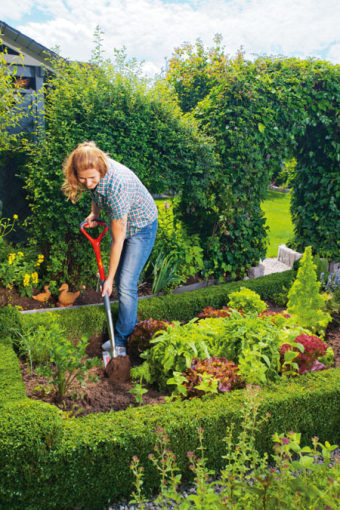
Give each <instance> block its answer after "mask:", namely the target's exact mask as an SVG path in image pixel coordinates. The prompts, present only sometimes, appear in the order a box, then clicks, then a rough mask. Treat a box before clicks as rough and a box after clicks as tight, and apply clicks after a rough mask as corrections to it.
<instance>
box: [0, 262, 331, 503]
mask: <svg viewBox="0 0 340 510" xmlns="http://www.w3.org/2000/svg"><path fill="white" fill-rule="evenodd" d="M288 273H289V274H288ZM291 279H292V273H291V272H287V274H285V273H282V274H281V275H275V277H273V276H271V277H263V278H260V279H258V281H252V282H248V281H247V282H241V283H240V284H230V285H223V286H222V285H221V286H220V287H218V288H216V289H204V290H203V291H196V292H195V293H192V295H191V296H165V297H164V298H158V299H157V300H153V301H152V300H151V299H150V300H147V301H148V302H142V303H140V305H141V306H140V310H139V318H140V319H143V318H147V317H150V316H152V317H154V318H155V319H166V318H168V319H176V320H189V319H190V318H191V317H193V316H194V315H196V314H197V313H199V312H200V311H201V310H202V309H203V308H204V307H205V306H208V305H210V306H214V307H215V308H219V307H222V306H223V305H224V304H225V303H226V301H227V297H228V295H229V294H231V293H232V292H233V291H235V290H239V289H240V287H241V286H245V287H248V288H250V287H252V288H253V289H254V290H256V291H257V292H258V293H259V294H260V295H261V297H262V298H263V299H270V297H272V296H273V294H276V293H278V292H282V289H283V287H284V286H289V284H290V282H291ZM145 301H146V300H145ZM97 308H99V307H97ZM151 310H152V312H151ZM39 315H40V316H39V317H38V316H35V317H30V318H28V317H27V316H24V317H22V316H21V317H18V314H17V312H16V310H15V309H12V310H11V309H7V310H1V313H0V339H1V340H0V351H1V356H0V394H1V400H0V402H1V403H0V406H1V407H0V409H1V412H0V458H1V459H2V462H1V464H0V502H1V508H4V509H11V510H15V509H19V508H20V509H21V508H27V509H29V510H30V509H32V510H33V509H37V508H42V507H43V508H46V509H48V508H56V509H64V508H69V507H70V508H73V507H84V508H89V509H92V510H93V509H95V508H102V507H103V506H104V505H106V504H108V503H109V502H110V501H114V500H117V499H119V498H121V497H123V496H127V497H128V496H129V495H130V494H131V491H132V488H133V476H132V473H131V471H130V468H129V464H130V461H131V457H132V456H133V455H138V457H139V458H140V460H141V463H142V464H143V466H144V467H145V479H144V484H145V485H144V486H145V489H146V491H149V493H150V492H151V491H153V490H155V489H156V487H157V486H158V484H159V477H158V475H157V473H156V470H155V468H154V467H153V466H152V465H151V464H150V462H148V454H150V453H151V452H152V451H153V447H154V445H155V441H156V439H155V430H156V429H157V427H163V428H164V429H165V430H166V431H167V433H168V434H169V437H170V444H169V448H170V449H171V450H172V451H174V453H175V454H176V456H177V462H178V465H179V467H180V469H181V471H182V472H183V477H184V479H186V478H188V477H189V476H190V470H189V461H188V458H187V456H186V452H188V451H194V450H195V449H196V448H197V446H198V437H197V427H200V426H202V427H203V428H204V441H205V446H206V448H207V451H206V453H207V458H209V462H210V464H211V466H213V467H214V468H216V469H219V468H220V467H221V452H223V449H224V441H223V438H224V437H225V434H226V428H227V426H228V424H230V423H235V434H236V435H237V433H238V430H239V429H240V426H241V423H240V421H241V414H240V405H242V401H243V398H244V397H243V392H242V390H235V391H233V392H232V393H230V394H229V393H227V394H223V395H213V396H212V397H211V398H209V399H208V400H202V399H193V400H185V401H183V402H182V401H174V402H170V403H165V404H163V405H153V406H150V405H146V406H144V407H141V408H140V407H135V408H128V409H126V410H125V411H121V412H109V413H97V414H92V415H89V416H86V417H83V418H78V419H74V418H73V417H72V416H70V415H69V414H67V413H65V412H62V411H60V410H59V409H57V408H56V407H54V406H51V405H49V404H46V403H44V402H38V401H34V400H31V399H28V398H27V397H26V396H25V391H24V386H23V383H22V380H21V374H20V371H19V361H18V358H17V355H16V353H15V352H14V350H13V348H12V338H11V336H9V335H8V332H9V329H10V328H19V329H20V328H21V331H22V328H25V327H26V328H27V327H28V325H29V322H30V324H31V326H32V324H34V326H35V327H38V325H39V324H42V323H45V324H46V322H49V321H50V317H48V316H46V317H44V316H45V314H39ZM58 321H60V323H63V326H64V327H65V326H66V325H68V331H69V333H70V338H74V339H76V338H79V336H80V335H81V334H83V333H84V332H85V331H84V329H85V330H86V332H87V333H89V334H91V335H95V334H97V335H98V334H101V333H103V330H104V321H105V319H104V314H103V311H102V310H91V311H90V310H87V311H79V310H73V311H71V310H70V311H64V312H62V313H60V314H59V316H58ZM339 383H340V371H339V370H338V369H332V370H326V371H324V372H316V373H311V374H307V375H305V376H303V377H300V378H296V379H295V378H294V379H293V378H292V379H286V380H282V381H281V382H280V384H275V383H273V382H271V383H269V384H268V385H267V386H265V387H264V388H263V390H262V397H263V401H262V405H261V409H260V415H263V416H265V415H266V414H267V413H270V415H271V418H270V420H268V421H266V422H263V424H262V425H261V426H260V429H259V432H258V434H257V438H256V446H257V448H258V450H259V451H260V452H261V453H263V452H265V451H267V452H271V451H272V439H271V437H272V435H273V434H274V433H275V432H277V431H279V432H282V431H289V430H297V431H299V432H301V433H302V443H307V442H308V441H310V438H311V437H312V436H315V435H317V436H318V437H319V438H320V440H321V441H325V440H328V441H332V442H334V441H337V440H338V431H339V425H340V384H339Z"/></svg>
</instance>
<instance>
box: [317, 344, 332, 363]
mask: <svg viewBox="0 0 340 510" xmlns="http://www.w3.org/2000/svg"><path fill="white" fill-rule="evenodd" d="M318 361H320V363H323V364H324V365H326V367H334V351H333V349H332V347H327V350H326V354H325V355H324V356H321V357H319V358H318Z"/></svg>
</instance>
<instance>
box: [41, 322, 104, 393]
mask: <svg viewBox="0 0 340 510" xmlns="http://www.w3.org/2000/svg"><path fill="white" fill-rule="evenodd" d="M61 334H62V332H59V334H56V335H55V336H53V337H51V338H50V339H49V342H51V343H50V345H49V348H48V355H49V360H48V363H46V364H45V365H41V366H39V367H37V368H36V372H37V373H38V374H41V375H43V376H45V377H48V378H49V383H52V384H53V386H54V388H55V391H56V394H57V395H58V396H59V397H64V396H65V394H66V393H67V391H68V390H69V388H70V387H71V385H72V383H73V381H74V380H76V381H78V383H80V384H81V385H82V386H85V387H86V384H85V377H86V374H87V371H88V370H89V369H90V368H93V367H94V366H99V365H100V364H101V361H100V360H99V359H98V358H92V359H85V360H84V358H86V347H87V345H88V338H87V337H86V336H83V337H82V338H81V339H80V340H79V342H78V343H77V345H76V347H75V346H74V344H73V342H72V341H71V340H67V339H66V338H65V337H64V336H61ZM54 368H55V369H54Z"/></svg>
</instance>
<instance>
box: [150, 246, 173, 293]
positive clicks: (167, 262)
mask: <svg viewBox="0 0 340 510" xmlns="http://www.w3.org/2000/svg"><path fill="white" fill-rule="evenodd" d="M179 264H180V261H179V260H174V259H173V257H172V255H171V254H170V256H168V255H165V254H163V253H162V252H159V254H158V256H157V259H156V261H155V262H154V263H153V264H152V265H153V270H152V274H153V282H152V294H158V293H159V292H160V291H161V290H163V289H164V288H166V287H167V286H168V285H171V284H172V283H178V282H179V281H180V278H179V277H178V276H176V272H177V270H178V267H179Z"/></svg>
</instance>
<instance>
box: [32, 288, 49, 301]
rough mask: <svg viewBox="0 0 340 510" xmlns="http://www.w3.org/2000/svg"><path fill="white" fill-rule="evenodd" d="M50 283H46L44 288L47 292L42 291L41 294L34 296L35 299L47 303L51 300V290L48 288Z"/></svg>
mask: <svg viewBox="0 0 340 510" xmlns="http://www.w3.org/2000/svg"><path fill="white" fill-rule="evenodd" d="M49 287H50V286H49V285H45V287H44V290H45V292H41V293H40V294H37V295H36V296H32V298H33V299H35V300H36V301H40V303H46V301H48V300H49V298H50V295H51V293H50V291H49V290H48V289H49Z"/></svg>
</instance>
